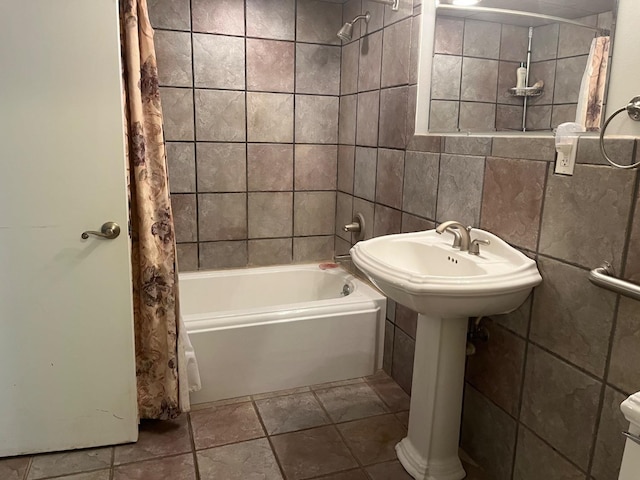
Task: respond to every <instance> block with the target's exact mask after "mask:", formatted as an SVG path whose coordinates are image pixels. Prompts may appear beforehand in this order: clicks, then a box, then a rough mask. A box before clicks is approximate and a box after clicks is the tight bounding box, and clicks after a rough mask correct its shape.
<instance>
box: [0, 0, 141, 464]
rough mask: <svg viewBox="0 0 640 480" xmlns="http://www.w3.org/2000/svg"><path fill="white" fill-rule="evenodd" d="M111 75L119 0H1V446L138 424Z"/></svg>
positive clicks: (48, 442) (78, 441) (60, 441)
mask: <svg viewBox="0 0 640 480" xmlns="http://www.w3.org/2000/svg"><path fill="white" fill-rule="evenodd" d="M120 75H121V74H120V56H119V27H118V4H117V1H116V0H90V1H88V0H28V1H25V0H2V1H0V457H2V456H8V455H18V454H23V453H32V452H43V451H55V450H64V449H72V448H80V447H89V446H97V445H106V444H113V443H120V442H126V441H133V440H136V438H137V409H136V389H135V365H134V350H133V318H132V317H133V314H132V301H131V273H130V266H129V249H130V247H129V238H128V234H127V231H128V227H127V225H128V223H127V197H126V182H125V179H126V177H125V159H124V139H123V130H122V128H123V127H122V99H121V91H120ZM107 221H113V222H117V223H118V224H119V225H120V226H121V227H122V233H121V234H120V236H119V237H118V238H116V239H113V240H103V239H99V238H96V237H93V236H91V237H89V238H88V239H86V240H83V239H81V238H80V235H81V233H82V232H83V231H85V230H100V226H101V225H102V224H103V223H104V222H107Z"/></svg>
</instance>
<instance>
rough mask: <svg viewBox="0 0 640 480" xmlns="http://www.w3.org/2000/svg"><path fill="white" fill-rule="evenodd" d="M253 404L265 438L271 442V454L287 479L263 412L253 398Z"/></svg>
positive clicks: (283, 476)
mask: <svg viewBox="0 0 640 480" xmlns="http://www.w3.org/2000/svg"><path fill="white" fill-rule="evenodd" d="M251 405H252V406H253V409H254V410H255V412H256V415H257V417H258V421H259V422H260V425H261V426H262V430H263V432H264V434H265V438H266V439H267V442H268V443H269V448H270V449H271V454H272V455H273V458H274V459H275V461H276V465H277V466H278V469H279V470H280V474H281V475H282V478H283V479H285V478H287V476H286V474H285V472H284V468H283V466H282V463H281V462H280V458H279V457H278V454H277V452H276V449H275V447H274V445H273V442H272V440H271V435H269V431H268V430H267V426H266V425H265V423H264V420H263V418H262V414H261V413H260V409H258V405H257V404H256V401H255V400H254V399H253V398H252V399H251Z"/></svg>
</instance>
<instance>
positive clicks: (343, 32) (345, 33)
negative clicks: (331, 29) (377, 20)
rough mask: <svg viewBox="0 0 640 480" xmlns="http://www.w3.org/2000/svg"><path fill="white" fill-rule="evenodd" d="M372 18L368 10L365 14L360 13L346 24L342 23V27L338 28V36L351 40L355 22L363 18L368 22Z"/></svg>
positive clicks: (344, 39)
mask: <svg viewBox="0 0 640 480" xmlns="http://www.w3.org/2000/svg"><path fill="white" fill-rule="evenodd" d="M370 18H371V14H370V13H369V12H367V13H365V14H364V15H358V16H357V17H356V18H354V19H353V20H351V21H350V22H346V23H345V24H344V25H342V28H341V29H340V30H338V37H339V38H340V39H341V40H343V41H345V42H348V41H349V40H351V37H353V24H354V23H356V22H357V21H358V20H362V19H364V21H365V22H366V23H369V19H370Z"/></svg>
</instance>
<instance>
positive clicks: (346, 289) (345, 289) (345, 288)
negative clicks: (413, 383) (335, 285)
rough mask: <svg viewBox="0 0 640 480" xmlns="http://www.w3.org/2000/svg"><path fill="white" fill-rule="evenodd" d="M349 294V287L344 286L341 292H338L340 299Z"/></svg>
mask: <svg viewBox="0 0 640 480" xmlns="http://www.w3.org/2000/svg"><path fill="white" fill-rule="evenodd" d="M350 293H351V287H349V285H347V284H345V285H344V286H343V287H342V292H340V296H342V297H346V296H347V295H349V294H350Z"/></svg>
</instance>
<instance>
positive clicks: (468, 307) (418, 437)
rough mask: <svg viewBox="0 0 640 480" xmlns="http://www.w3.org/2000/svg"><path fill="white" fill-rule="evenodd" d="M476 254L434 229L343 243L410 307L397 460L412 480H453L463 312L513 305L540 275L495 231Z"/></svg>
mask: <svg viewBox="0 0 640 480" xmlns="http://www.w3.org/2000/svg"><path fill="white" fill-rule="evenodd" d="M469 233H470V236H471V238H472V239H480V240H487V241H489V244H488V245H482V246H481V249H480V253H479V254H478V255H471V254H469V252H467V251H460V250H456V249H455V248H453V247H452V244H453V240H454V235H453V234H452V233H449V232H445V233H443V234H442V235H440V234H438V233H437V232H436V231H435V230H428V231H425V232H417V233H406V234H400V235H387V236H384V237H377V238H373V239H371V240H366V241H363V242H359V243H357V244H356V245H354V246H353V248H352V249H351V258H352V260H353V262H354V263H355V264H356V266H357V267H358V268H359V269H360V270H362V271H363V272H364V273H365V274H366V275H367V276H368V277H369V279H370V280H371V281H372V282H373V283H374V284H375V285H376V286H377V287H378V288H380V290H382V292H383V293H384V294H385V295H387V296H388V297H389V298H391V299H393V300H395V301H396V302H398V303H401V304H403V305H406V306H407V307H409V308H411V309H413V310H415V311H417V312H418V314H419V315H418V328H417V332H416V351H415V357H414V367H413V386H412V391H411V406H410V410H409V429H408V433H407V436H406V437H405V438H404V439H403V440H402V441H401V442H400V443H398V445H396V452H397V454H398V459H399V460H400V462H401V463H402V465H403V467H404V468H405V470H407V472H409V474H410V475H411V476H412V477H413V478H415V479H416V480H460V479H462V478H464V477H465V472H464V470H463V468H462V464H461V463H460V459H459V458H458V443H459V431H460V415H461V411H462V391H463V386H464V365H465V351H466V341H467V323H468V317H471V316H473V317H476V316H480V315H495V314H501V313H508V312H510V311H513V310H515V309H516V308H518V307H519V306H520V305H521V304H522V303H523V302H524V301H525V299H526V298H527V296H528V295H529V293H530V292H531V289H532V288H533V287H535V286H536V285H538V284H539V283H540V282H541V281H542V278H541V277H540V274H539V273H538V269H537V267H536V263H535V262H534V261H533V260H531V259H530V258H528V257H526V256H525V255H523V254H522V253H520V252H519V251H517V250H515V249H514V248H513V247H511V246H510V245H508V244H507V243H506V242H504V241H503V240H501V239H500V238H498V237H497V236H495V235H493V234H491V233H489V232H486V231H484V230H480V229H471V230H470V231H469Z"/></svg>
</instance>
